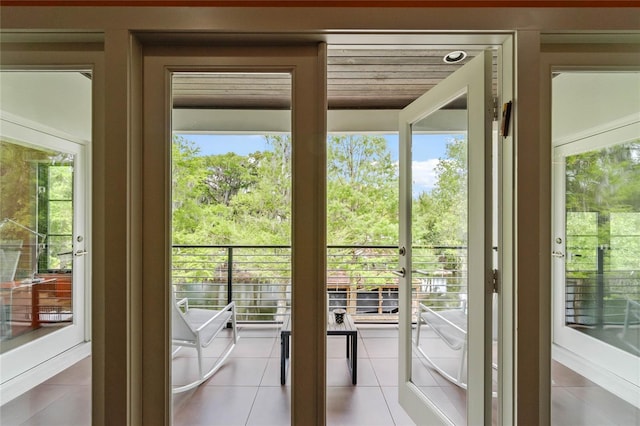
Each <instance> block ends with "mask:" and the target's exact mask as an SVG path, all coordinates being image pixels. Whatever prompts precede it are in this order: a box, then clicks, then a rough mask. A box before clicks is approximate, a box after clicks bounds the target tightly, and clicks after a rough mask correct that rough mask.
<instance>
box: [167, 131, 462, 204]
mask: <svg viewBox="0 0 640 426" xmlns="http://www.w3.org/2000/svg"><path fill="white" fill-rule="evenodd" d="M180 136H183V137H184V138H185V139H188V140H190V141H193V142H194V143H195V144H196V145H197V146H198V147H199V148H200V153H201V155H215V154H224V153H227V152H230V151H232V152H235V153H237V154H239V155H247V154H250V153H252V152H256V151H265V150H267V149H269V146H268V145H267V144H266V142H265V139H264V137H263V136H262V135H211V134H183V135H180ZM383 136H384V138H385V139H386V140H387V144H388V146H389V151H390V152H391V157H392V159H393V160H394V161H397V160H398V135H397V134H386V135H383ZM452 137H453V136H452V135H449V134H428V135H418V136H415V137H414V139H413V180H414V193H416V192H421V191H428V190H430V189H431V188H433V185H434V183H435V173H434V168H435V166H436V165H437V163H438V159H439V158H444V156H445V148H446V143H447V141H448V140H449V139H451V138H452Z"/></svg>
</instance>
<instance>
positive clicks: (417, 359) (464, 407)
mask: <svg viewBox="0 0 640 426" xmlns="http://www.w3.org/2000/svg"><path fill="white" fill-rule="evenodd" d="M491 59H492V55H491V52H490V51H485V52H483V53H482V54H481V55H478V57H476V58H474V59H473V60H472V61H470V62H469V63H468V64H467V65H465V66H464V67H462V68H461V69H459V70H458V71H456V72H455V73H453V74H452V75H451V76H449V77H448V78H447V79H445V80H444V81H443V82H442V83H441V84H439V85H438V86H436V87H434V88H433V89H431V90H430V91H429V92H427V93H425V94H424V95H423V96H421V97H420V98H418V99H417V100H416V101H415V102H413V103H412V104H410V105H409V106H407V107H406V108H405V109H404V110H402V111H401V113H400V125H399V129H400V247H401V248H400V268H401V269H400V271H398V274H399V275H400V276H401V278H400V289H399V291H400V295H399V297H400V312H399V314H400V317H399V322H400V355H399V391H398V393H399V398H400V404H401V405H402V407H403V408H404V409H405V410H406V411H407V413H409V415H410V416H411V417H412V419H413V420H414V421H415V422H416V423H417V424H466V423H470V424H482V423H484V424H490V423H491V398H492V394H491V374H492V369H491V315H490V311H491V310H490V308H488V307H490V306H491V293H492V289H491V288H490V286H488V285H485V283H491V281H492V280H491V270H492V268H491V235H492V234H491V215H490V212H491V198H490V197H491V116H490V111H491V109H492V108H491V105H492V102H491V96H492V95H491V86H490V84H491V66H492V65H491ZM430 132H431V133H433V132H436V133H441V134H448V135H449V139H450V140H449V142H448V147H447V157H448V158H446V159H443V160H442V161H441V162H440V166H439V167H441V170H440V175H441V176H440V178H441V179H445V180H446V181H447V188H446V189H444V188H443V186H442V185H441V188H443V189H440V190H446V191H449V192H450V194H449V195H450V196H447V197H441V198H443V199H444V198H446V199H447V200H448V202H446V203H444V202H442V203H441V202H438V197H437V195H438V194H431V195H432V196H430V197H423V196H421V195H422V194H421V193H418V191H417V187H414V184H413V179H412V165H413V164H414V161H413V152H414V148H417V146H416V145H417V144H418V143H419V139H420V138H419V135H420V134H424V133H430ZM452 194H453V196H452ZM426 199H428V200H429V201H428V202H426V201H425V200H426ZM426 204H429V205H426ZM424 208H429V209H431V210H432V213H433V214H434V215H438V216H439V217H441V218H443V217H446V218H447V221H446V223H447V229H446V230H439V231H438V232H440V234H441V235H442V238H443V241H442V242H441V243H439V244H438V245H437V246H434V245H433V244H430V245H426V244H424V241H426V239H425V235H426V234H427V233H429V232H435V231H437V230H434V229H430V228H429V226H428V224H424V223H414V222H417V221H414V220H413V215H412V212H414V211H417V209H424ZM438 223H443V221H442V220H440V221H438ZM438 274H439V275H440V278H441V279H440V280H439V281H438V282H437V283H435V281H436V280H434V279H433V277H434V276H436V275H438ZM436 284H437V285H436ZM425 286H431V291H430V292H425V291H423V290H424V288H423V287H425ZM416 294H420V295H421V296H420V297H417V296H416Z"/></svg>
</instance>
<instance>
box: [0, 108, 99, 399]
mask: <svg viewBox="0 0 640 426" xmlns="http://www.w3.org/2000/svg"><path fill="white" fill-rule="evenodd" d="M21 121H22V120H20V119H17V118H15V117H12V116H10V115H8V114H4V115H3V117H2V120H1V123H2V124H1V128H2V133H1V135H0V136H1V138H2V144H3V146H4V150H3V152H5V153H10V152H19V153H20V154H19V155H20V158H21V160H18V161H16V162H15V163H14V164H13V166H12V165H8V164H5V166H7V167H6V169H5V171H6V172H7V173H6V174H5V175H4V176H3V179H9V178H10V177H9V174H10V173H12V174H13V175H17V174H20V176H22V177H24V178H26V179H27V180H28V181H29V182H31V185H32V186H33V188H32V189H25V191H26V192H25V191H23V192H21V193H22V194H29V197H26V196H25V197H26V198H25V199H24V200H23V199H20V198H19V199H18V200H17V201H25V200H27V201H28V202H29V203H30V206H31V207H30V208H29V212H30V214H29V215H26V216H25V215H24V214H22V215H21V214H20V212H19V211H13V212H11V211H5V212H3V214H6V215H7V216H6V217H3V218H2V219H3V225H4V226H3V229H2V230H3V235H8V236H12V235H17V237H15V238H22V239H20V240H19V241H20V244H21V245H22V246H23V249H22V250H21V253H20V256H19V258H25V257H29V252H28V251H26V250H25V249H24V247H27V246H28V245H33V250H32V253H33V259H32V261H31V263H30V266H29V268H32V269H29V268H26V269H25V270H21V269H20V265H21V264H20V262H19V259H18V267H17V268H15V269H14V270H13V271H8V272H9V275H7V276H6V277H5V278H3V279H4V280H5V282H4V283H3V288H2V298H3V309H4V311H3V313H4V318H3V339H2V343H1V344H2V346H4V349H6V350H4V349H3V353H2V355H1V356H0V364H1V368H0V371H1V373H0V378H1V381H0V382H1V383H2V387H3V390H4V391H5V392H7V389H8V388H7V387H6V386H7V385H11V384H12V383H13V382H12V380H14V379H15V380H19V379H18V378H20V377H21V375H23V374H25V373H27V372H30V371H32V370H33V369H34V367H36V366H39V365H41V364H43V363H45V362H46V361H49V360H51V359H53V358H55V357H56V356H58V355H60V354H62V353H63V352H65V351H68V350H69V349H70V348H73V347H74V346H76V345H79V344H80V343H82V342H84V341H85V340H88V333H87V329H88V327H87V318H86V315H85V312H86V305H87V299H86V298H87V292H86V284H85V283H86V282H87V280H86V275H85V274H86V261H87V256H86V255H87V254H88V251H87V250H88V246H87V235H86V233H85V227H86V223H85V221H86V218H87V217H88V209H87V203H86V199H87V192H86V191H87V187H86V185H87V183H86V182H87V179H86V170H87V162H86V161H87V160H86V154H85V152H86V148H85V146H84V145H83V144H82V143H77V142H75V141H70V140H68V139H63V138H61V137H57V136H53V135H51V134H49V133H46V132H44V131H40V130H37V127H38V126H36V125H34V124H33V123H23V122H21ZM18 168H19V169H20V170H16V171H14V169H18ZM21 182H24V180H22V181H21ZM5 183H8V182H5ZM16 192H18V188H16ZM36 193H37V194H36ZM2 202H3V203H11V202H12V200H11V199H9V198H3V200H2ZM35 215H37V218H35ZM18 228H19V229H18ZM32 228H33V229H32ZM28 229H31V230H32V231H28ZM14 230H15V231H14ZM36 230H37V231H36ZM18 231H20V232H21V233H19V232H18ZM25 232H26V233H25ZM30 234H33V238H28V237H30V236H31V235H30ZM36 237H37V238H36ZM3 238H5V237H3ZM36 240H37V241H36ZM3 241H4V242H6V240H3ZM5 252H6V251H5ZM23 264H24V262H23V263H22V265H23ZM5 272H7V271H5ZM87 350H88V349H87ZM85 356H86V354H85ZM53 370H55V368H53ZM26 383H27V384H25V385H22V384H20V385H18V386H17V388H22V387H23V386H26V387H28V386H29V384H28V383H31V382H30V381H29V380H27V381H26ZM9 393H12V392H9Z"/></svg>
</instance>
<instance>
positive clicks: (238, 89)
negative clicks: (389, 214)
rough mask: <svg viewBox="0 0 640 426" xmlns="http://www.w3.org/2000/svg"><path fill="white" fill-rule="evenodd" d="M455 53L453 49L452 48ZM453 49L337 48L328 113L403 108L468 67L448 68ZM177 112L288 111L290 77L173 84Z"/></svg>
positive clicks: (196, 77) (240, 76) (228, 76)
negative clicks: (448, 58)
mask: <svg viewBox="0 0 640 426" xmlns="http://www.w3.org/2000/svg"><path fill="white" fill-rule="evenodd" d="M451 50H454V49H451ZM449 51H450V50H442V49H428V48H416V47H413V48H409V47H407V48H402V49H398V48H393V49H392V48H386V49H385V48H371V49H362V48H357V49H353V48H336V49H329V50H328V57H327V61H328V65H327V74H328V86H327V95H328V102H329V109H363V108H366V109H399V108H403V107H405V106H406V105H408V104H409V103H411V102H412V101H414V100H415V99H416V98H417V97H419V96H420V95H422V94H423V93H424V92H426V91H428V90H429V89H431V88H432V87H433V86H435V85H436V84H438V83H439V82H441V81H442V80H443V79H445V78H446V77H447V76H448V75H449V74H451V73H452V72H454V71H455V70H457V69H458V68H460V67H461V66H462V65H464V64H465V63H467V62H468V61H469V60H470V59H471V58H472V57H474V56H475V55H477V54H478V53H479V50H468V51H467V53H468V55H469V56H468V57H467V59H465V60H463V61H462V62H460V63H458V64H447V63H445V62H444V61H443V59H442V58H443V57H444V56H445V55H446V54H447V53H448V52H449ZM173 95H174V98H173V104H174V107H176V108H213V109H216V108H217V109H220V108H223V109H227V108H233V109H247V108H250V109H287V108H290V107H291V100H290V99H291V79H290V77H289V76H288V75H287V74H269V73H253V74H252V73H196V74H194V73H190V74H176V75H175V76H174V79H173Z"/></svg>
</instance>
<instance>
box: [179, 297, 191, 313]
mask: <svg viewBox="0 0 640 426" xmlns="http://www.w3.org/2000/svg"><path fill="white" fill-rule="evenodd" d="M176 305H178V306H184V309H185V310H189V299H187V298H186V297H185V298H183V299H180V300H178V301H176Z"/></svg>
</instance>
